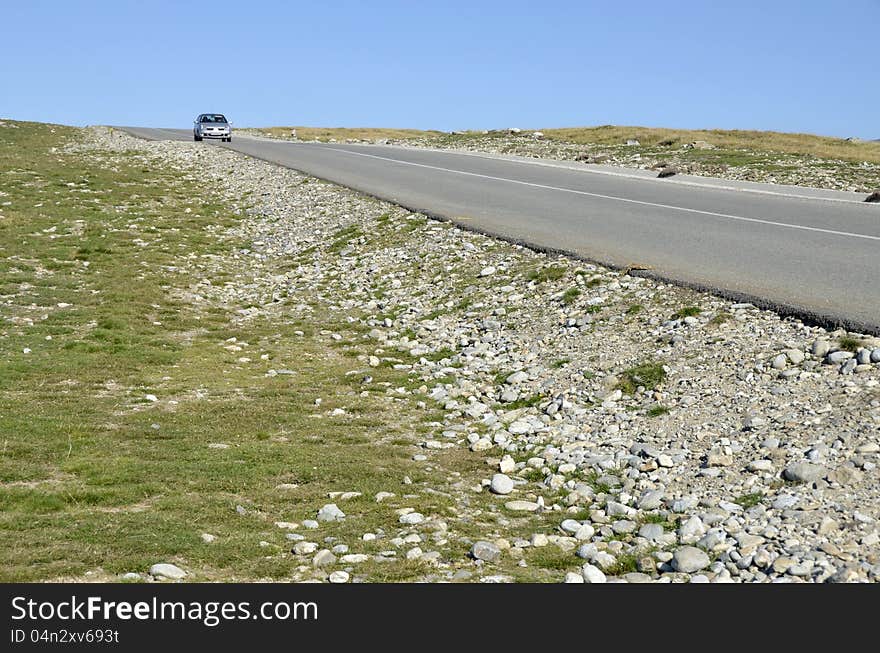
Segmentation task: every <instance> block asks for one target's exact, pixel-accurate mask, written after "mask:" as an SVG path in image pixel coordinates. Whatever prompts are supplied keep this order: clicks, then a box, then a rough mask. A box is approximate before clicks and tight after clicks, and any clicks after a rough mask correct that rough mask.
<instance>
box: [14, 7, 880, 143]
mask: <svg viewBox="0 0 880 653" xmlns="http://www.w3.org/2000/svg"><path fill="white" fill-rule="evenodd" d="M0 14H2V22H0V117H6V118H14V119H22V120H39V121H51V122H61V123H66V124H74V125H84V124H117V125H144V126H180V127H187V126H189V125H190V124H191V121H192V119H193V117H194V116H195V115H196V114H198V113H201V112H206V111H219V112H224V113H226V114H227V115H228V116H229V117H230V119H232V120H233V122H234V123H235V124H236V125H239V126H263V125H312V126H326V127H334V126H349V127H363V126H373V127H413V128H433V129H443V130H452V129H467V128H470V129H490V128H503V127H512V126H518V127H521V128H542V127H563V126H578V125H597V124H625V125H647V126H665V127H681V128H685V127H689V128H713V127H715V128H729V129H773V130H779V131H797V132H812V133H819V134H827V135H832V136H841V137H846V136H858V137H863V138H880V83H878V70H880V37H878V32H877V24H878V19H880V0H839V1H836V2H835V1H831V0H821V1H820V0H800V1H793V0H764V1H760V2H759V1H753V0H740V1H734V0H729V1H723V2H715V1H714V0H704V1H701V2H697V1H691V0H671V1H664V0H650V1H645V2H635V1H632V2H629V1H626V0H619V1H616V2H614V1H611V0H602V1H599V2H593V1H592V0H582V1H580V2H575V1H568V2H563V1H559V2H555V1H553V0H545V1H543V2H538V1H531V2H519V1H517V0H508V1H506V2H496V1H489V0H487V1H484V2H481V1H480V0H472V1H470V2H465V1H459V0H445V1H443V2H431V1H423V2H419V1H418V0H412V1H408V2H403V1H396V2H395V1H386V0H362V1H358V2H352V1H349V0H327V1H324V2H322V1H321V0H311V1H308V2H296V1H291V2H283V1H280V0H276V1H269V0H248V1H244V0H202V1H201V2H192V1H190V0H179V1H172V0H141V1H140V2H131V1H130V0H114V1H112V2H107V1H99V0H94V1H90V0H76V1H73V0H67V1H60V0H55V1H51V0H21V1H14V0H6V1H4V2H3V3H2V12H0Z"/></svg>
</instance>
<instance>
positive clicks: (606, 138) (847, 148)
mask: <svg viewBox="0 0 880 653" xmlns="http://www.w3.org/2000/svg"><path fill="white" fill-rule="evenodd" d="M291 129H296V134H297V138H299V139H301V140H306V141H311V140H319V141H329V140H330V139H335V140H337V141H345V140H346V139H349V138H352V139H358V140H370V141H374V140H377V139H383V138H388V139H392V140H408V139H432V138H440V137H443V138H446V139H449V138H452V139H457V138H463V139H467V138H472V137H474V136H480V135H481V134H482V132H479V131H468V132H463V133H462V132H459V133H458V135H455V136H450V135H449V134H448V133H445V132H441V131H436V130H420V129H386V128H379V127H261V128H257V129H256V131H258V132H262V133H264V134H268V135H271V136H274V137H276V138H290V130H291ZM528 131H529V130H524V132H528ZM541 131H542V132H544V135H545V136H546V137H547V138H548V139H551V140H555V141H560V142H566V143H578V144H583V145H586V144H597V145H622V144H624V143H626V141H627V139H630V138H635V139H638V141H639V142H640V143H641V144H642V145H645V146H649V147H650V146H656V145H659V144H660V143H661V142H664V141H673V142H674V144H675V145H681V144H684V143H690V142H692V141H707V142H708V143H711V144H712V145H715V146H716V147H719V148H722V149H728V150H731V149H745V150H751V151H755V152H780V153H785V154H801V155H808V156H815V157H818V158H820V159H839V160H843V161H854V162H861V161H869V162H871V163H880V142H876V141H858V142H849V141H846V140H844V139H842V138H832V137H829V136H816V135H814V134H788V133H782V132H771V131H746V130H725V129H665V128H658V127H626V126H618V125H602V126H599V127H565V128H559V129H553V128H551V129H542V130H541Z"/></svg>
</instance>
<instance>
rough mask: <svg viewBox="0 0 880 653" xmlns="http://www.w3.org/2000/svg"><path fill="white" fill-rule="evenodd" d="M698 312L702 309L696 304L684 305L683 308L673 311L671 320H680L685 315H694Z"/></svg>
mask: <svg viewBox="0 0 880 653" xmlns="http://www.w3.org/2000/svg"><path fill="white" fill-rule="evenodd" d="M700 313H702V310H700V309H699V308H698V307H696V306H685V307H684V308H680V309H679V310H677V311H676V312H675V313H673V314H672V319H673V320H681V319H684V318H686V317H696V316H697V315H699V314H700Z"/></svg>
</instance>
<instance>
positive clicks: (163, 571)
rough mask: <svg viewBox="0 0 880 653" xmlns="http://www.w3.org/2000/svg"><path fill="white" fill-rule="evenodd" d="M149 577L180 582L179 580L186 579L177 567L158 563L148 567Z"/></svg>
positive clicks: (181, 570) (182, 571)
mask: <svg viewBox="0 0 880 653" xmlns="http://www.w3.org/2000/svg"><path fill="white" fill-rule="evenodd" d="M150 576H154V577H156V578H168V579H170V580H180V579H181V578H185V577H186V572H185V571H184V570H183V569H181V568H180V567H178V566H177V565H172V564H170V563H167V562H160V563H157V564H155V565H153V566H152V567H150Z"/></svg>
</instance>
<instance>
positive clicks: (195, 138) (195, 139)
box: [193, 134, 202, 141]
mask: <svg viewBox="0 0 880 653" xmlns="http://www.w3.org/2000/svg"><path fill="white" fill-rule="evenodd" d="M193 140H194V141H200V140H202V137H201V136H196V135H195V134H193Z"/></svg>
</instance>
